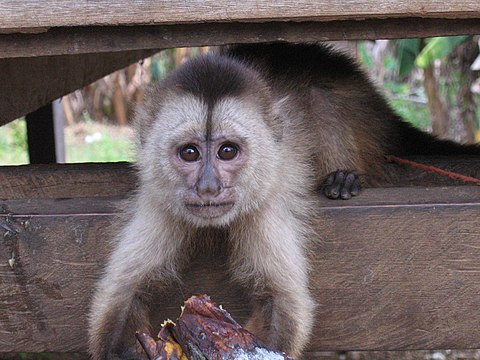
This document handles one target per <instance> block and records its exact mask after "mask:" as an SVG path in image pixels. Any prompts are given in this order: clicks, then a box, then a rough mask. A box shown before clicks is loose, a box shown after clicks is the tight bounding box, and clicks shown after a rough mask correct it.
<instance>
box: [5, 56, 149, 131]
mask: <svg viewBox="0 0 480 360" xmlns="http://www.w3.org/2000/svg"><path fill="white" fill-rule="evenodd" d="M0 51H1V50H0ZM153 52H154V51H152V50H145V51H143V50H137V51H131V52H123V53H103V54H82V55H78V56H45V57H36V58H15V59H0V83H1V84H2V86H1V87H0V98H1V99H2V101H1V102H0V125H3V124H5V123H7V122H8V121H11V120H14V119H16V118H18V117H20V116H22V115H25V114H27V113H29V112H32V111H34V110H36V109H38V108H39V107H41V106H42V105H44V104H47V103H48V102H51V101H53V100H55V99H57V98H59V97H61V96H63V95H65V94H68V93H70V92H72V91H74V90H76V89H78V88H80V87H82V86H85V85H87V84H89V83H91V82H93V81H95V80H97V79H99V78H101V77H103V76H105V75H108V74H109V73H111V72H113V71H115V70H118V69H121V68H123V67H125V66H127V65H129V64H131V63H133V62H135V61H138V60H140V59H143V58H146V57H148V56H150V55H152V54H153Z"/></svg>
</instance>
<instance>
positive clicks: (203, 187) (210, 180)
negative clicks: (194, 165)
mask: <svg viewBox="0 0 480 360" xmlns="http://www.w3.org/2000/svg"><path fill="white" fill-rule="evenodd" d="M195 191H196V192H197V195H198V196H199V197H200V198H202V199H203V200H212V199H214V198H215V197H217V196H218V195H219V194H220V193H221V192H222V183H221V182H220V180H219V179H218V178H217V177H216V176H215V175H213V174H206V173H204V174H203V176H202V177H200V179H199V180H198V182H197V184H196V186H195Z"/></svg>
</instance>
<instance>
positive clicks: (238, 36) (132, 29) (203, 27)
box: [0, 17, 480, 58]
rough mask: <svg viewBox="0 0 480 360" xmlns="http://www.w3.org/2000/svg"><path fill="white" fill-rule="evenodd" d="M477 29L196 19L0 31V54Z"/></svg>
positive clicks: (446, 22) (469, 23) (467, 24)
mask: <svg viewBox="0 0 480 360" xmlns="http://www.w3.org/2000/svg"><path fill="white" fill-rule="evenodd" d="M478 33H480V21H479V20H478V19H431V18H426V19H418V18H412V17H409V18H401V19H397V18H388V19H368V20H364V21H357V20H338V21H328V22H314V21H306V22H292V21H289V22H265V23H237V22H234V23H202V24H176V25H157V26H90V27H73V28H68V27H64V28H52V29H50V30H49V31H48V32H44V33H39V34H23V33H22V34H21V33H16V34H0V49H1V51H0V58H9V57H28V56H45V55H59V54H84V53H98V52H111V51H120V50H139V49H165V48H173V47H189V46H204V45H224V44H231V43H252V42H264V41H276V40H284V41H291V42H302V41H330V40H366V39H371V40H373V39H395V38H408V37H431V36H448V35H463V34H478Z"/></svg>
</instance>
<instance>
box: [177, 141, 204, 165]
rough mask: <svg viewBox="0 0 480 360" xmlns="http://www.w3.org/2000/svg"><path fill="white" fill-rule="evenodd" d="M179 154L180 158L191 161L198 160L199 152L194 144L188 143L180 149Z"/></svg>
mask: <svg viewBox="0 0 480 360" xmlns="http://www.w3.org/2000/svg"><path fill="white" fill-rule="evenodd" d="M179 155H180V158H181V159H182V160H184V161H188V162H192V161H197V160H198V158H199V157H200V152H199V151H198V149H197V148H196V147H195V146H194V145H192V144H188V145H185V146H184V147H182V148H181V149H180V151H179Z"/></svg>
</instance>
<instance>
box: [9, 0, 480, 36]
mask: <svg viewBox="0 0 480 360" xmlns="http://www.w3.org/2000/svg"><path fill="white" fill-rule="evenodd" d="M0 15H1V16H0V29H2V31H3V32H7V31H10V32H15V31H22V29H35V28H37V29H38V28H40V29H42V28H44V29H47V28H51V27H59V26H87V25H95V26H96V25H151V24H178V23H203V22H246V21H253V22H258V21H307V20H321V21H325V20H345V19H350V20H363V19H369V18H399V17H412V16H413V17H434V18H478V17H479V16H480V5H479V3H478V1H476V0H451V1H448V2H445V1H438V0H437V1H431V0H421V1H392V0H379V1H373V0H362V1H353V0H333V1H332V0H318V1H312V0H300V1H293V0H281V1H275V2H265V1H261V0H245V1H234V0H223V1H216V0H201V1H181V0H169V1H167V0H160V1H159V0H137V1H135V2H129V3H127V2H125V1H122V0H113V1H111V0H97V1H89V0H78V1H75V2H72V1H69V0H54V1H49V2H42V1H39V0H21V1H18V0H3V1H2V2H0ZM24 31H28V30H24Z"/></svg>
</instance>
